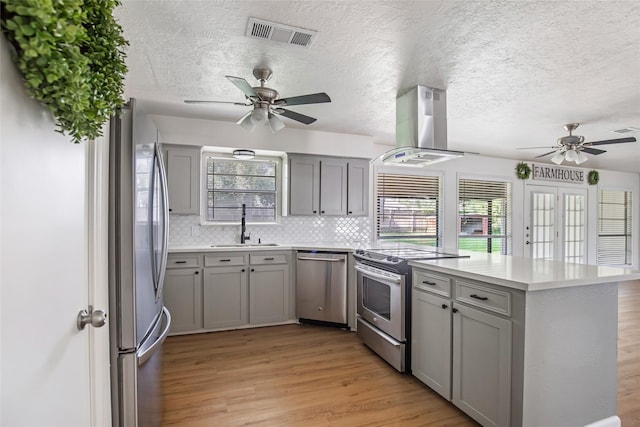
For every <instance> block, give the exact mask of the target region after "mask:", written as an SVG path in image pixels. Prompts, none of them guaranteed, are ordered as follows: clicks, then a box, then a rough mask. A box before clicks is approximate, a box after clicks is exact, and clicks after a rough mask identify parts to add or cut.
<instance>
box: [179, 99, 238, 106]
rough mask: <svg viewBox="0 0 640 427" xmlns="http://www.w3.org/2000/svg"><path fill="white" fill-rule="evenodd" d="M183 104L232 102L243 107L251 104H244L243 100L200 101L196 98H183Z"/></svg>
mask: <svg viewBox="0 0 640 427" xmlns="http://www.w3.org/2000/svg"><path fill="white" fill-rule="evenodd" d="M184 102H185V104H233V105H243V106H245V107H248V106H250V105H251V104H245V103H244V102H231V101H200V100H197V99H185V100H184Z"/></svg>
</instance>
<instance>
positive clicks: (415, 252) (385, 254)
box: [354, 248, 466, 372]
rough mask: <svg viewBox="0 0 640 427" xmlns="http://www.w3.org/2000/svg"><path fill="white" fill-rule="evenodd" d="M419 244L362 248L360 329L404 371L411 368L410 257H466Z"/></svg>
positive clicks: (359, 262) (364, 337)
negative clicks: (386, 247)
mask: <svg viewBox="0 0 640 427" xmlns="http://www.w3.org/2000/svg"><path fill="white" fill-rule="evenodd" d="M462 257H466V256H464V255H458V254H452V253H445V252H440V251H438V250H426V249H419V248H396V249H366V250H363V249H358V250H356V252H355V253H354V258H355V259H356V267H355V268H356V277H357V333H358V336H359V337H360V338H361V339H362V340H363V341H364V343H365V344H366V345H367V346H368V347H369V348H371V349H372V350H373V351H375V352H376V353H378V355H380V356H381V357H382V358H383V359H385V360H386V361H387V362H388V363H389V364H390V365H391V366H393V367H394V368H396V369H397V370H398V371H400V372H410V371H411V360H410V356H411V351H410V348H409V347H410V337H411V267H410V266H409V260H430V259H433V260H435V259H442V258H462Z"/></svg>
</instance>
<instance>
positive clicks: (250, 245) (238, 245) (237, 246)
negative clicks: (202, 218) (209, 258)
mask: <svg viewBox="0 0 640 427" xmlns="http://www.w3.org/2000/svg"><path fill="white" fill-rule="evenodd" d="M263 246H280V245H279V244H277V243H239V244H236V243H230V244H227V245H211V247H212V248H256V247H263Z"/></svg>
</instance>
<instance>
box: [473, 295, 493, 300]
mask: <svg viewBox="0 0 640 427" xmlns="http://www.w3.org/2000/svg"><path fill="white" fill-rule="evenodd" d="M469 296H470V297H471V298H475V299H479V300H480V301H486V300H488V299H489V298H487V297H481V296H478V295H476V294H471V295H469Z"/></svg>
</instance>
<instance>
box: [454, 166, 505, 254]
mask: <svg viewBox="0 0 640 427" xmlns="http://www.w3.org/2000/svg"><path fill="white" fill-rule="evenodd" d="M458 248H459V249H467V250H472V251H477V252H496V253H501V254H505V255H506V254H511V183H510V182H504V181H492V180H479V179H460V180H458Z"/></svg>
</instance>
